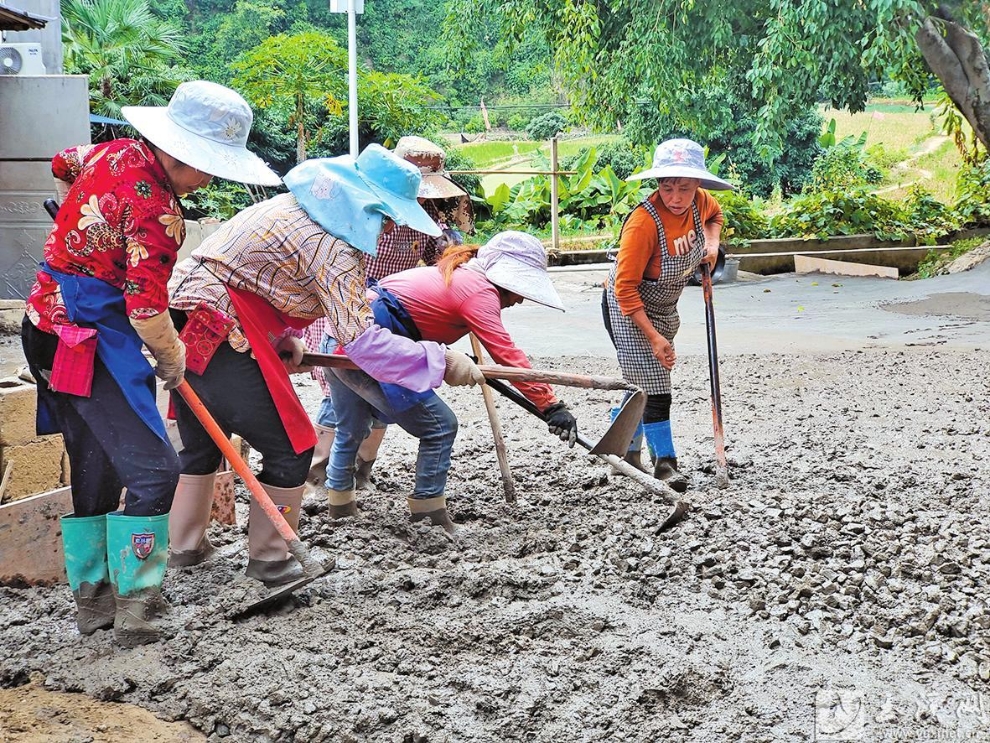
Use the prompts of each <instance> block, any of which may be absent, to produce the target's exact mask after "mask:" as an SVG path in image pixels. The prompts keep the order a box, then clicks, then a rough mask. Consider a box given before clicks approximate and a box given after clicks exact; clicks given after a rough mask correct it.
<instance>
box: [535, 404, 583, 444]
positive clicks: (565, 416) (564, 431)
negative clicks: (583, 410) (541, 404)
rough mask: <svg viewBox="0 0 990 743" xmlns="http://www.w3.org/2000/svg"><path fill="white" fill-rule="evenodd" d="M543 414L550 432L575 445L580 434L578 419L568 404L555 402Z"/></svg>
mask: <svg viewBox="0 0 990 743" xmlns="http://www.w3.org/2000/svg"><path fill="white" fill-rule="evenodd" d="M543 415H544V416H545V417H546V420H547V427H548V428H549V429H550V433H552V434H554V435H555V436H558V437H560V440H561V441H564V442H566V443H567V445H568V446H571V447H573V446H574V444H575V442H576V441H577V436H578V427H577V419H576V418H575V417H574V416H573V415H572V414H571V411H570V410H568V409H567V405H566V404H564V403H563V402H555V403H554V404H553V405H551V406H550V407H549V408H547V409H546V410H544V411H543Z"/></svg>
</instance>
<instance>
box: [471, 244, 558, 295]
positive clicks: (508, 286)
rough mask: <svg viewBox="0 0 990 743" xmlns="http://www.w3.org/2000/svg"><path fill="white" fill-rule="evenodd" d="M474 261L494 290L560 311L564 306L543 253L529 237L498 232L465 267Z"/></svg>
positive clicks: (541, 245) (545, 254) (539, 245)
mask: <svg viewBox="0 0 990 743" xmlns="http://www.w3.org/2000/svg"><path fill="white" fill-rule="evenodd" d="M475 261H477V267H478V268H480V269H481V271H482V272H483V273H484V274H485V278H486V279H488V280H489V281H490V282H492V283H493V284H495V286H498V287H501V288H502V289H505V290H506V291H510V292H513V293H515V294H518V295H519V296H520V297H523V298H524V299H528V300H530V301H531V302H536V303H538V304H542V305H545V306H546V307H552V308H553V309H555V310H560V311H561V312H563V311H564V303H563V302H562V301H561V299H560V295H559V294H558V293H557V290H556V289H555V288H554V286H553V282H551V281H550V274H549V273H547V252H546V251H545V250H544V249H543V243H541V242H540V241H539V240H537V239H536V238H535V237H533V236H532V235H528V234H526V233H525V232H516V231H515V230H508V231H506V232H499V233H498V234H497V235H495V236H494V237H493V238H492V239H491V240H489V241H488V242H487V243H485V244H484V245H482V246H481V247H480V248H479V249H478V254H477V255H476V256H475V257H474V258H472V259H471V261H470V262H469V265H470V263H473V262H475Z"/></svg>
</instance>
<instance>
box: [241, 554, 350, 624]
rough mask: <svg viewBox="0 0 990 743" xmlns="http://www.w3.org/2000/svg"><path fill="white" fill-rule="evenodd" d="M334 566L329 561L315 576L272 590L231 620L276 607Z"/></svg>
mask: <svg viewBox="0 0 990 743" xmlns="http://www.w3.org/2000/svg"><path fill="white" fill-rule="evenodd" d="M335 565H336V562H335V561H334V560H331V561H330V563H329V564H328V565H325V566H323V568H322V570H320V572H318V573H316V574H315V575H307V576H305V577H303V578H300V579H299V580H296V581H293V582H292V583H286V584H285V585H284V586H278V587H277V588H273V589H272V590H271V592H270V593H269V594H268V595H267V596H265V597H264V598H262V599H260V600H258V601H254V602H252V603H250V604H248V605H247V606H245V607H244V608H242V609H240V610H238V611H237V612H235V613H234V614H232V615H231V619H243V618H244V617H247V616H250V615H251V614H256V613H257V612H259V611H264V610H265V609H270V608H272V607H274V606H277V605H278V604H280V603H282V602H283V601H285V600H286V599H287V598H289V596H291V595H292V594H293V593H295V592H296V591H298V590H299V589H300V588H303V587H304V586H308V585H309V584H310V583H312V582H313V581H314V580H317V579H318V578H322V577H323V576H325V575H326V574H327V573H329V572H330V571H331V570H333V569H334V566H335Z"/></svg>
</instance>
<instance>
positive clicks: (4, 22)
mask: <svg viewBox="0 0 990 743" xmlns="http://www.w3.org/2000/svg"><path fill="white" fill-rule="evenodd" d="M49 20H51V19H50V18H43V17H41V16H36V15H31V14H30V13H26V12H25V11H23V10H15V9H14V8H8V7H7V6H6V5H3V4H0V31H30V30H32V29H35V28H44V27H45V25H46V24H47V23H48V21H49Z"/></svg>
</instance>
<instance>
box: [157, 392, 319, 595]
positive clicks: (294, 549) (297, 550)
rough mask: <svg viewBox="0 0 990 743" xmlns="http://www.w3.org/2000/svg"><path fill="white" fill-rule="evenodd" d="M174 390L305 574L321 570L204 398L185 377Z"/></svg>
mask: <svg viewBox="0 0 990 743" xmlns="http://www.w3.org/2000/svg"><path fill="white" fill-rule="evenodd" d="M175 389H176V390H177V391H178V393H179V394H180V395H182V399H183V400H185V401H186V404H187V405H188V406H189V409H190V410H192V411H193V414H194V415H195V416H196V418H198V419H199V422H200V423H202V424H203V428H205V429H206V432H207V433H208V434H209V435H210V438H211V439H213V442H214V443H215V444H216V445H217V447H219V449H220V451H221V452H222V453H223V456H224V457H225V458H226V459H227V461H228V462H230V466H231V467H233V468H234V472H236V473H237V474H238V475H240V476H241V479H242V480H244V484H245V485H247V488H248V490H249V491H250V493H251V497H252V498H254V500H255V502H256V503H257V504H258V505H259V506H260V507H261V510H262V511H264V513H265V516H266V517H268V520H269V521H271V522H272V526H274V527H275V531H277V532H278V535H279V536H280V537H282V539H284V540H285V543H286V545H287V546H288V548H289V552H291V553H292V555H293V557H295V558H296V559H297V560H298V561H299V564H300V565H302V567H303V570H304V571H305V572H306V574H307V575H317V574H320V573H322V572H324V568H323V565H322V564H320V562H319V561H318V560H317V559H316V558H314V557H313V556H312V555H311V554H310V553H309V550H308V549H307V548H306V545H304V544H303V543H302V542H301V541H300V540H299V537H298V536H296V533H295V532H294V531H292V527H291V526H289V522H287V521H286V520H285V517H284V516H283V515H282V514H281V513H280V512H279V510H278V508H277V507H276V506H275V504H274V503H272V499H271V497H270V496H269V495H268V493H267V492H265V489H264V488H263V487H262V486H261V483H260V482H259V481H258V478H257V477H255V475H254V472H252V471H251V468H250V467H248V465H247V462H245V461H244V459H243V458H242V457H241V455H240V453H239V452H238V451H237V449H235V448H234V445H233V444H231V443H230V439H228V438H227V436H226V435H225V434H224V432H223V430H222V429H221V428H220V426H219V425H217V422H216V421H215V420H214V419H213V416H212V415H210V411H209V410H207V409H206V406H205V405H203V401H202V400H200V399H199V395H197V394H196V391H195V390H194V389H193V388H192V387H190V386H189V383H188V382H187V381H185V380H182V382H180V383H179V386H178V387H176V388H175Z"/></svg>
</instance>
